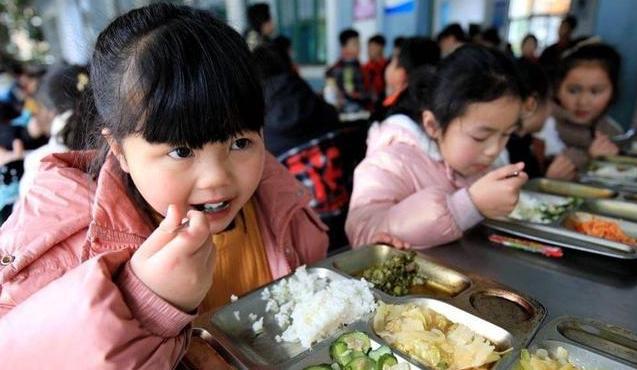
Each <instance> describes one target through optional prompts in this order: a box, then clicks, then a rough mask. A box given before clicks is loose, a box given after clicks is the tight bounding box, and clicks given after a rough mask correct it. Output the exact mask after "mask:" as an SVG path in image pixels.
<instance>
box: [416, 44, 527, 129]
mask: <svg viewBox="0 0 637 370" xmlns="http://www.w3.org/2000/svg"><path fill="white" fill-rule="evenodd" d="M409 90H410V94H413V95H414V96H415V97H416V100H417V101H418V103H419V106H418V112H422V111H424V110H430V111H432V112H433V114H434V116H435V117H436V120H437V121H438V124H439V125H440V127H441V128H442V129H443V131H444V130H446V129H447V127H448V126H449V123H451V121H453V120H454V119H456V118H458V117H460V116H462V115H463V114H464V113H465V112H466V110H467V107H468V106H469V104H473V103H486V102H490V101H494V100H496V99H499V98H501V97H504V96H511V97H513V98H516V99H521V97H522V94H523V92H522V88H521V86H520V83H519V76H518V72H517V69H516V67H515V64H514V62H513V61H512V60H511V59H510V58H508V57H507V56H505V55H504V54H502V53H501V52H499V51H497V50H494V49H490V48H486V47H482V46H477V45H464V46H462V47H460V48H459V49H458V50H456V51H454V52H453V54H451V55H449V56H448V57H446V58H445V59H443V60H442V62H441V63H440V65H439V67H438V69H437V70H436V71H435V72H427V71H421V73H418V74H414V76H413V78H412V79H411V80H410V82H409Z"/></svg>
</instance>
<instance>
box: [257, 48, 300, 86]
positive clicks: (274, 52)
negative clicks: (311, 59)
mask: <svg viewBox="0 0 637 370" xmlns="http://www.w3.org/2000/svg"><path fill="white" fill-rule="evenodd" d="M252 55H253V56H254V61H255V65H256V67H257V71H258V72H259V76H260V77H261V79H262V80H267V79H268V78H270V77H274V76H277V75H281V74H285V73H290V72H292V68H293V66H292V63H291V61H290V60H289V58H285V56H284V55H282V53H281V51H280V50H279V48H277V47H276V46H274V45H262V46H258V47H257V48H255V49H254V50H253V51H252Z"/></svg>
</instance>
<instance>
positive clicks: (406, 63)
mask: <svg viewBox="0 0 637 370" xmlns="http://www.w3.org/2000/svg"><path fill="white" fill-rule="evenodd" d="M439 61H440V49H439V48H438V45H437V44H436V42H435V41H433V40H431V39H429V38H426V37H410V38H407V39H405V40H404V41H403V43H402V45H401V50H400V53H399V54H397V55H394V56H392V59H391V62H390V63H389V65H388V66H387V68H386V69H385V84H386V87H385V94H386V98H385V99H384V100H383V102H382V105H379V106H377V108H376V109H375V110H374V114H373V115H372V122H373V121H379V122H380V121H382V120H384V119H385V118H386V117H387V116H388V115H389V114H393V113H397V112H398V111H402V110H404V109H410V108H405V107H404V105H405V104H407V105H410V104H411V103H409V102H408V100H409V97H410V95H409V94H408V93H407V86H408V82H409V79H410V76H411V74H412V73H413V72H414V71H415V70H417V69H418V68H420V67H423V66H430V67H435V66H436V65H438V62H439Z"/></svg>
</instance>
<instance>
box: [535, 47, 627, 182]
mask: <svg viewBox="0 0 637 370" xmlns="http://www.w3.org/2000/svg"><path fill="white" fill-rule="evenodd" d="M620 67H621V57H620V55H619V54H618V53H617V51H615V49H613V48H612V47H611V46H609V45H607V44H603V43H600V42H599V41H597V40H596V39H589V40H585V41H582V42H581V43H579V44H577V45H576V46H574V47H573V48H571V49H569V50H567V51H566V52H565V54H564V55H563V58H562V60H561V61H560V63H559V65H558V67H557V70H556V80H555V91H556V93H555V101H556V104H555V105H554V106H553V108H552V110H553V113H552V117H551V119H549V120H548V121H547V122H546V124H545V125H544V128H543V129H542V131H541V132H540V133H539V134H538V137H539V138H541V139H542V140H544V142H545V143H546V156H547V157H550V156H558V155H560V154H562V155H564V156H566V157H567V158H568V159H569V160H570V162H572V164H573V165H575V167H576V168H577V170H578V171H581V170H584V169H585V168H586V166H587V165H588V163H589V161H590V160H591V159H594V158H597V157H600V156H605V155H615V154H617V153H618V152H619V147H618V146H617V145H616V144H615V143H613V142H612V141H611V138H612V137H613V136H615V135H619V134H621V133H622V132H623V129H622V128H621V126H620V125H619V124H618V123H617V122H615V121H614V120H613V119H612V118H611V117H609V116H608V115H607V112H608V109H609V108H610V106H611V105H612V103H613V101H614V100H615V98H616V96H617V91H618V86H617V85H618V80H619V70H620Z"/></svg>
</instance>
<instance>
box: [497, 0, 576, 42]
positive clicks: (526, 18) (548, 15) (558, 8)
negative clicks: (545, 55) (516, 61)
mask: <svg viewBox="0 0 637 370" xmlns="http://www.w3.org/2000/svg"><path fill="white" fill-rule="evenodd" d="M570 6H571V0H511V1H510V3H509V32H508V40H509V42H510V43H511V46H512V47H513V51H514V52H515V53H516V54H518V55H519V54H520V47H521V43H522V39H523V38H524V36H526V34H528V33H532V34H534V35H535V37H537V40H538V43H539V49H540V50H541V49H544V48H545V47H547V46H549V45H551V44H554V43H555V42H556V41H557V30H558V28H559V26H560V22H561V21H562V18H563V17H564V15H566V14H567V13H568V10H569V8H570Z"/></svg>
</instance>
